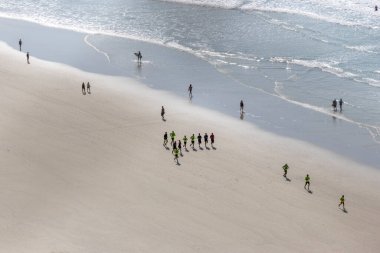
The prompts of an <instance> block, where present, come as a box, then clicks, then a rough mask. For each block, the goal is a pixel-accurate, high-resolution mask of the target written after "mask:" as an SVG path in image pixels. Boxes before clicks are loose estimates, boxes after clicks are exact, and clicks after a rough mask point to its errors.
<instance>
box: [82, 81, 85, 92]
mask: <svg viewBox="0 0 380 253" xmlns="http://www.w3.org/2000/svg"><path fill="white" fill-rule="evenodd" d="M82 93H83V94H86V86H85V85H84V82H83V83H82Z"/></svg>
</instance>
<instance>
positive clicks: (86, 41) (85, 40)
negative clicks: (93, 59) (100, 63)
mask: <svg viewBox="0 0 380 253" xmlns="http://www.w3.org/2000/svg"><path fill="white" fill-rule="evenodd" d="M90 36H91V34H87V35H86V36H85V37H84V42H85V43H86V44H87V45H89V46H90V47H91V48H93V49H94V50H95V51H96V52H98V53H100V54H103V55H104V56H105V57H106V59H107V60H108V63H111V59H110V57H109V55H108V54H107V53H106V52H104V51H102V50H100V49H98V48H97V47H95V46H94V45H93V44H91V43H90V42H89V41H88V37H90Z"/></svg>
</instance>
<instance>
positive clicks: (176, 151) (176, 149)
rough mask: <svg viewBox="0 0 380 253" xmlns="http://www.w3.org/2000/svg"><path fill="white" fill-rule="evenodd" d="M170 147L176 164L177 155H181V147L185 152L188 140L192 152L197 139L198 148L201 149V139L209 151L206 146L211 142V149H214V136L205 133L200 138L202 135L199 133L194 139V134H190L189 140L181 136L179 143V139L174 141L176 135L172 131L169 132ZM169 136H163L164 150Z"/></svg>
mask: <svg viewBox="0 0 380 253" xmlns="http://www.w3.org/2000/svg"><path fill="white" fill-rule="evenodd" d="M169 135H170V140H171V142H170V145H171V147H172V153H173V155H174V160H175V161H176V162H177V164H178V158H179V155H181V156H182V155H183V153H182V147H184V148H185V150H186V151H187V142H188V140H189V139H190V145H189V146H190V147H192V148H193V150H195V139H197V141H198V147H199V149H202V148H201V145H202V138H203V142H204V146H205V148H206V149H209V147H208V146H207V145H208V142H209V140H210V142H211V147H212V148H213V149H214V143H215V135H214V133H211V135H210V136H209V135H208V134H207V133H205V134H204V135H203V137H202V135H201V134H200V133H198V136H197V137H195V134H192V135H191V136H190V138H188V137H187V136H186V135H184V136H183V138H182V141H183V142H181V139H179V140H176V133H175V132H174V131H171V132H170V134H169ZM169 135H168V132H165V134H164V143H163V146H164V147H165V148H166V147H167V144H168V142H169V140H168V138H169Z"/></svg>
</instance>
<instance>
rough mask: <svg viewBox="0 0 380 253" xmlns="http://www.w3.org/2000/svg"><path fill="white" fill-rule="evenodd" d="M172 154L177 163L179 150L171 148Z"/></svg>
mask: <svg viewBox="0 0 380 253" xmlns="http://www.w3.org/2000/svg"><path fill="white" fill-rule="evenodd" d="M172 153H173V155H174V160H176V161H177V164H178V156H179V150H178V149H177V148H176V149H173V151H172Z"/></svg>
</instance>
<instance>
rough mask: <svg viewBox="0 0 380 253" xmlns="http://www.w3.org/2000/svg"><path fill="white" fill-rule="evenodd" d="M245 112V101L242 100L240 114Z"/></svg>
mask: <svg viewBox="0 0 380 253" xmlns="http://www.w3.org/2000/svg"><path fill="white" fill-rule="evenodd" d="M242 113H244V102H243V100H240V114H242Z"/></svg>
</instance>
